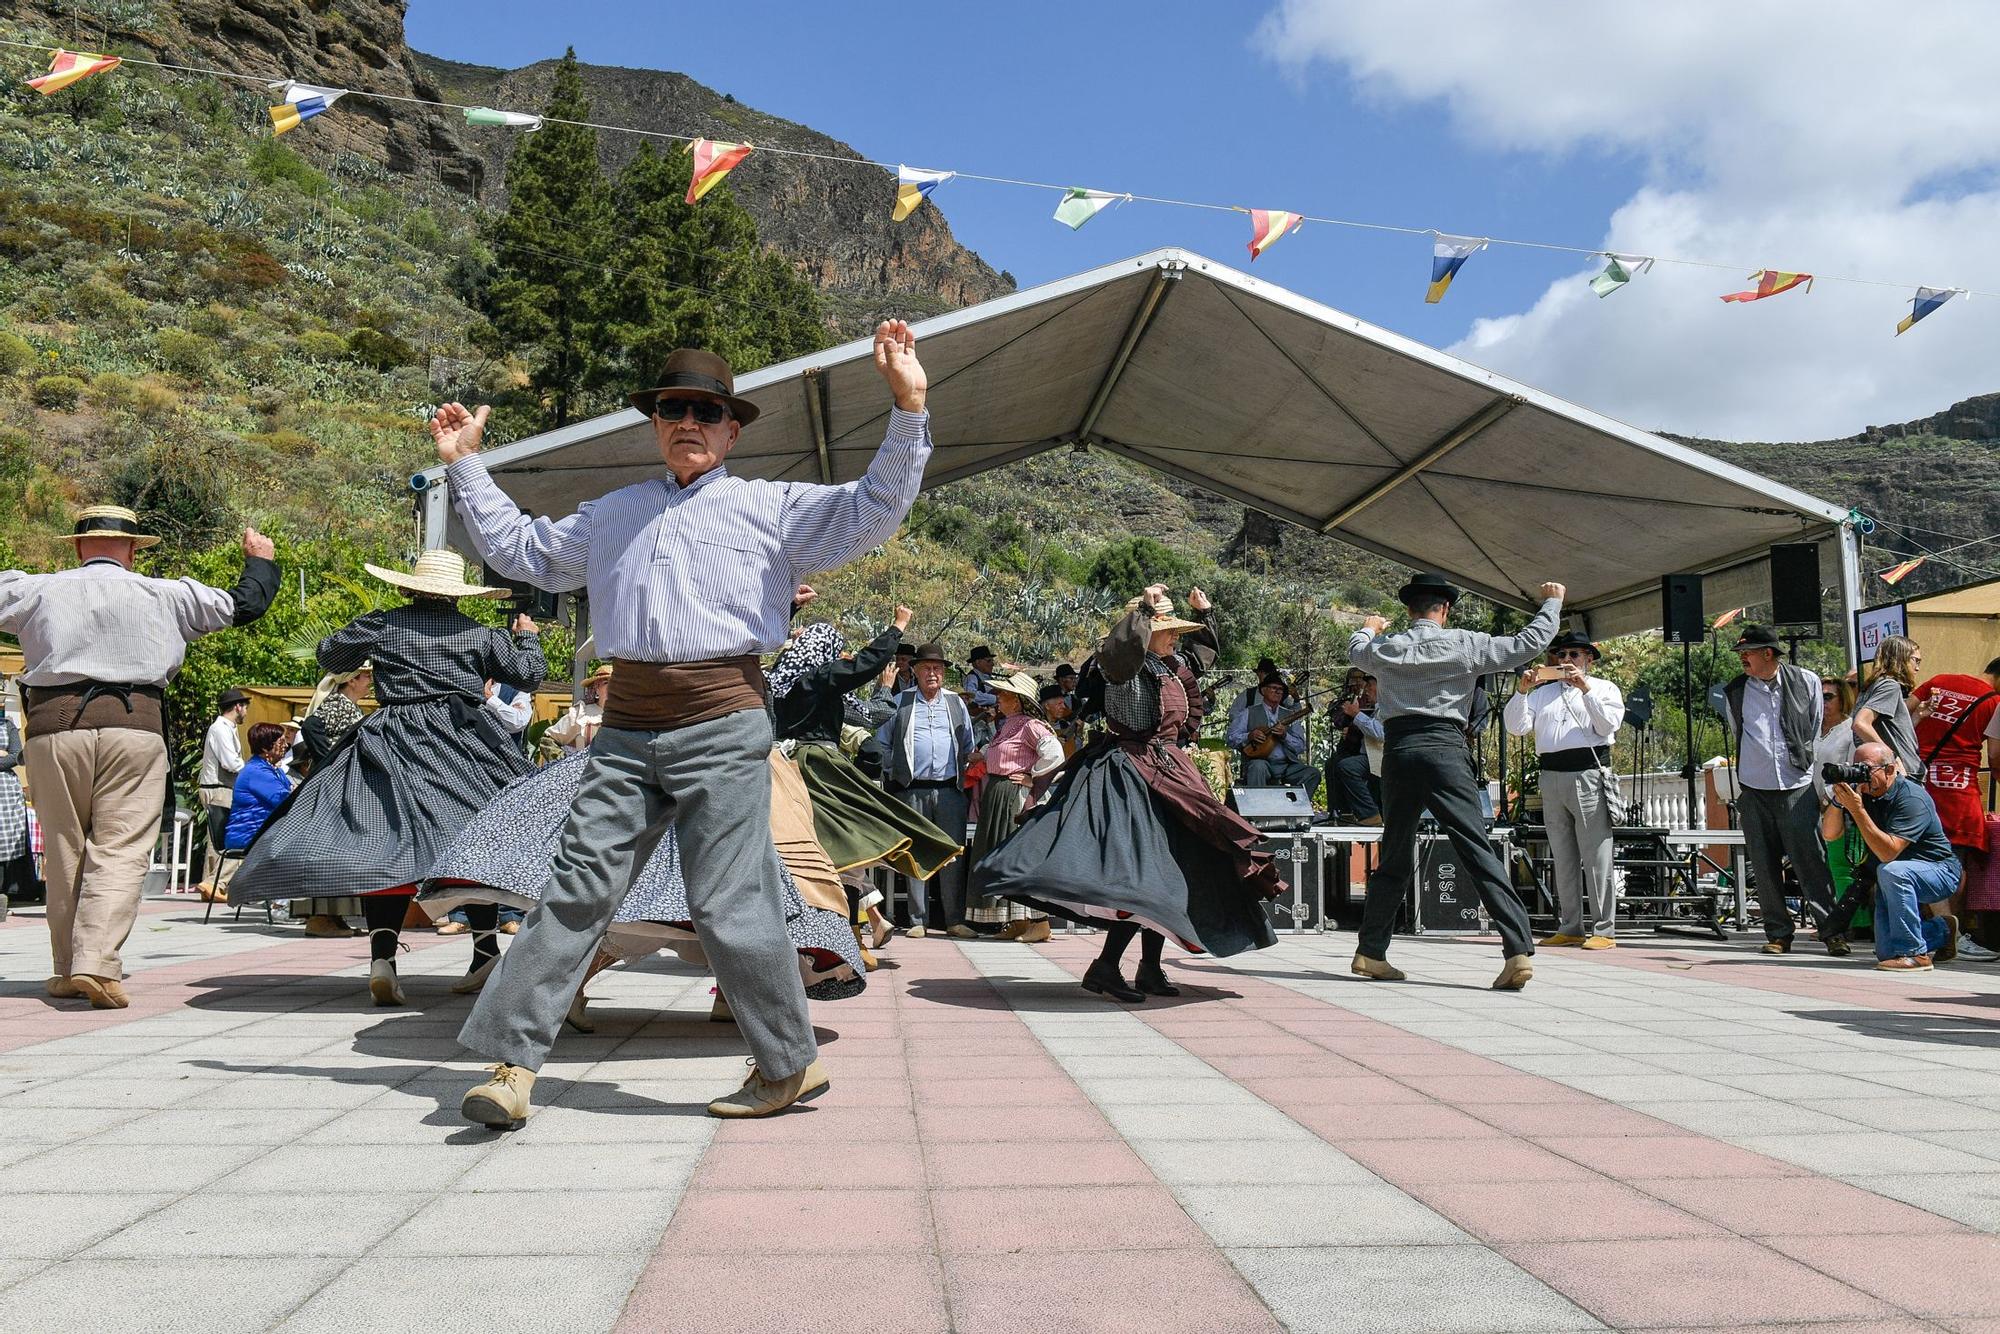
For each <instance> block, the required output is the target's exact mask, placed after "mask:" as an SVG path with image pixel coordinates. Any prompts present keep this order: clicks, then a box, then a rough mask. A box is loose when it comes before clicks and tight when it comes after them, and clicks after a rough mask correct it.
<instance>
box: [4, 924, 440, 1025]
mask: <svg viewBox="0 0 2000 1334" xmlns="http://www.w3.org/2000/svg"><path fill="white" fill-rule="evenodd" d="M404 939H405V940H406V941H407V942H408V943H409V945H410V948H411V949H412V950H425V949H430V948H431V947H433V946H435V945H441V944H444V943H446V942H445V941H444V940H442V939H439V938H437V937H430V938H426V937H424V936H417V937H416V938H415V939H412V938H411V937H410V934H409V933H407V932H406V933H404ZM367 962H368V941H367V939H366V938H365V937H356V938H354V939H350V940H322V939H294V940H289V941H286V942H284V943H283V944H278V945H270V946H266V947H264V948H261V949H253V950H244V951H241V952H240V953H235V954H225V955H221V956H218V957H216V958H211V959H188V960H184V961H182V962H179V963H173V964H167V965H164V966H162V967H158V968H140V969H139V970H138V971H137V972H133V973H131V974H130V975H129V976H127V977H126V979H125V994H126V995H127V996H129V997H130V998H131V1000H132V1003H131V1004H130V1005H129V1006H127V1007H126V1008H124V1009H122V1010H93V1009H91V1008H90V1006H89V1004H88V1003H86V1002H84V1001H81V1000H54V999H51V998H50V997H48V996H45V995H43V994H41V992H40V990H39V987H40V980H39V979H37V980H36V986H37V990H36V992H35V994H33V995H29V996H6V997H0V1052H10V1051H14V1050H16V1049H18V1048H21V1047H30V1046H34V1045H35V1044H37V1043H41V1042H51V1041H54V1040H55V1039H57V1038H66V1037H71V1036H73V1035H75V1034H77V1033H94V1032H97V1031H98V1030H100V1029H105V1028H115V1027H117V1026H118V1025H120V1024H129V1023H132V1022H133V1021H135V1020H138V1019H150V1018H152V1017H153V1016H155V1015H160V1014H166V1013H168V1012H170V1011H173V1010H178V1009H181V1008H183V1007H185V1006H188V1005H190V1004H193V1003H195V1002H197V1001H207V1002H213V1000H214V999H215V998H216V997H217V996H220V995H244V994H248V993H251V992H258V991H267V990H279V991H280V992H282V988H283V987H284V984H285V983H286V982H287V981H289V980H291V979H293V978H301V977H324V976H325V975H326V974H328V973H337V972H340V971H341V970H343V969H346V968H353V967H355V966H357V965H360V964H365V963H367ZM361 985H362V983H360V982H359V981H357V982H356V983H355V986H356V987H357V988H358V987H360V986H361ZM315 999H317V998H315ZM302 1003H303V1002H302Z"/></svg>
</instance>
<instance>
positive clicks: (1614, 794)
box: [1504, 631, 1625, 950]
mask: <svg viewBox="0 0 2000 1334" xmlns="http://www.w3.org/2000/svg"><path fill="white" fill-rule="evenodd" d="M1597 656H1598V655H1597V645H1595V644H1593V643H1591V642H1590V638H1589V636H1587V635H1581V634H1578V633H1576V632H1575V631H1571V632H1569V633H1567V634H1564V635H1562V636H1560V637H1558V638H1557V639H1556V641H1555V642H1554V643H1553V644H1551V645H1549V660H1548V672H1555V673H1560V675H1557V676H1556V677H1555V678H1554V679H1552V680H1544V679H1542V678H1543V676H1545V675H1547V673H1546V672H1544V673H1541V674H1537V673H1536V672H1533V671H1529V672H1524V673H1522V675H1521V680H1520V684H1519V685H1518V686H1517V687H1516V688H1515V690H1514V697H1513V698H1512V699H1510V700H1508V701H1507V707H1506V709H1505V711H1504V716H1505V718H1506V721H1507V731H1508V732H1509V733H1510V734H1512V735H1514V736H1528V735H1529V734H1531V733H1532V734H1533V736H1534V738H1535V756H1536V760H1537V763H1538V764H1539V766H1540V768H1541V774H1542V780H1541V781H1542V822H1543V823H1544V824H1545V825H1547V826H1548V833H1549V858H1550V862H1551V864H1552V865H1553V866H1554V868H1555V877H1556V906H1557V909H1558V912H1559V915H1560V920H1559V921H1558V922H1557V923H1556V933H1555V934H1554V935H1552V936H1550V937H1548V938H1547V939H1545V940H1543V941H1542V943H1543V944H1544V945H1581V946H1583V948H1585V949H1587V950H1605V949H1611V948H1612V947H1614V946H1615V945H1616V944H1617V943H1618V942H1617V941H1616V939H1615V938H1614V937H1615V936H1616V935H1617V921H1618V903H1617V896H1618V890H1617V884H1616V882H1615V881H1614V880H1613V879H1612V876H1611V826H1612V825H1613V824H1615V823H1616V822H1617V819H1618V775H1617V774H1616V773H1614V772H1613V771H1612V768H1611V740H1612V738H1613V737H1615V736H1617V735H1618V725H1619V724H1620V723H1622V722H1624V721H1625V693H1624V692H1623V691H1621V690H1620V689H1619V688H1618V687H1617V686H1616V685H1613V684H1612V683H1611V682H1609V681H1607V680H1605V679H1604V678H1603V677H1601V676H1592V675H1591V674H1590V669H1591V668H1593V667H1595V666H1596V665H1597ZM1586 911H1587V912H1588V917H1589V920H1588V921H1585V915H1586Z"/></svg>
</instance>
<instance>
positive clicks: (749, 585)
mask: <svg viewBox="0 0 2000 1334" xmlns="http://www.w3.org/2000/svg"><path fill="white" fill-rule="evenodd" d="M930 454H931V437H930V416H929V414H928V413H921V412H904V411H903V410H902V409H901V408H893V409H891V410H890V413H889V430H888V434H887V436H886V437H884V439H883V441H882V447H881V448H880V449H879V450H877V451H876V452H875V458H874V460H873V462H871V463H870V464H869V465H868V471H867V472H866V473H864V474H863V475H862V476H861V477H860V478H859V479H858V480H856V481H852V482H848V483H846V484H845V485H842V486H820V485H816V484H813V483H808V482H767V481H755V480H751V479H748V478H743V477H734V476H731V475H730V472H729V470H728V468H726V467H716V468H712V469H710V470H709V471H708V472H705V473H703V474H702V475H701V476H699V477H697V478H695V479H694V480H693V481H692V482H690V483H688V484H687V485H686V486H682V485H680V483H679V482H677V481H676V480H675V479H674V478H673V477H672V475H668V476H667V477H665V478H663V479H660V480H656V481H648V482H639V483H636V484H634V485H632V486H627V487H623V488H621V489H619V490H617V491H613V492H612V493H611V494H610V495H608V496H604V497H602V498H600V499H598V500H594V501H591V502H589V503H588V504H584V505H581V506H578V508H577V512H576V513H574V514H572V515H570V516H568V517H567V518H563V519H532V518H529V517H528V516H527V515H524V514H522V513H521V512H520V509H519V508H518V507H517V506H516V505H515V504H514V502H513V501H512V500H511V499H509V498H508V496H507V494H506V493H505V492H504V491H502V490H501V489H500V488H499V486H498V485H497V484H495V482H494V481H493V479H492V477H490V476H489V475H488V474H487V471H486V464H485V462H484V461H483V460H482V459H481V458H480V457H479V455H477V454H474V455H472V456H471V457H470V458H463V459H460V460H458V461H457V462H456V463H454V464H452V465H451V467H450V468H449V469H447V472H446V475H447V476H448V477H449V478H450V479H451V494H452V503H453V504H455V505H456V506H457V507H458V512H459V515H460V516H461V517H462V518H463V519H464V520H465V525H466V527H467V528H468V529H470V530H471V532H472V540H473V543H474V545H476V546H477V547H478V548H479V552H480V554H481V555H482V556H484V557H485V559H486V564H487V565H488V567H490V568H491V569H493V570H495V571H497V572H498V573H499V574H501V575H503V576H505V577H506V578H509V579H518V580H522V581H525V582H527V583H531V584H534V585H535V586H536V587H538V588H545V589H549V590H552V591H563V590H568V589H576V588H588V589H589V591H590V620H591V628H592V630H593V632H594V633H595V635H596V637H597V651H598V652H599V653H601V654H603V655H604V656H606V657H611V658H625V659H627V660H629V661H633V662H695V661H699V660H702V659H705V658H726V657H735V656H738V655H740V654H746V653H770V652H773V651H775V650H776V649H778V648H779V647H780V646H782V645H783V644H784V643H785V640H786V637H787V636H788V634H789V633H790V630H791V613H792V594H793V592H794V591H795V589H796V588H797V586H798V582H799V580H801V579H803V578H805V577H806V576H807V575H810V574H815V573H818V572H819V571H822V570H831V569H834V568H836V567H838V566H841V565H844V564H846V563H847V562H848V561H850V560H852V559H854V557H856V556H858V555H860V554H861V553H862V552H864V551H866V550H868V549H869V548H870V547H873V546H877V545H879V544H881V543H882V542H885V541H887V540H888V539H889V538H890V537H891V536H892V535H894V533H895V531H896V528H897V525H899V524H901V523H902V521H903V516H904V515H905V514H907V513H909V510H910V505H911V503H912V502H914V501H915V500H916V498H917V489H918V487H919V486H921V485H922V483H923V476H924V464H925V463H926V462H927V461H928V460H929V458H930Z"/></svg>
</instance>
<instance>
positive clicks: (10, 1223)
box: [0, 1181, 174, 1260]
mask: <svg viewBox="0 0 2000 1334" xmlns="http://www.w3.org/2000/svg"><path fill="white" fill-rule="evenodd" d="M4 1184H5V1185H6V1187H7V1189H6V1192H5V1193H4V1194H0V1237H4V1238H6V1241H5V1247H6V1252H7V1258H8V1259H10V1260H54V1259H60V1258H61V1257H63V1256H66V1255H69V1254H71V1253H72V1252H74V1251H79V1250H82V1249H83V1248H84V1247H86V1246H90V1245H92V1244H94V1243H96V1242H97V1241H100V1240H102V1239H103V1238H105V1237H107V1236H110V1235H111V1234H112V1233H114V1232H116V1231H117V1230H118V1229H119V1228H122V1227H125V1226H127V1225H128V1224H130V1223H131V1222H132V1221H133V1220H135V1219H139V1218H143V1217H145V1216H146V1215H147V1214H149V1213H152V1212H153V1211H154V1210H155V1209H158V1208H160V1207H161V1206H162V1205H165V1204H167V1203H169V1202H171V1201H172V1200H173V1199H174V1196H173V1195H171V1194H167V1193H165V1192H158V1191H154V1192H136V1193H126V1192H118V1191H90V1192H67V1191H64V1192H52V1191H23V1190H17V1189H16V1188H15V1187H14V1185H13V1183H12V1182H11V1181H6V1182H5V1183H4Z"/></svg>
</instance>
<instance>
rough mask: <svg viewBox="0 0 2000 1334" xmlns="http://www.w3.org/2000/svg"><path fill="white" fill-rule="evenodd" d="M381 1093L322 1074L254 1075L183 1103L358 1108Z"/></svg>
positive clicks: (375, 1087)
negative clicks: (316, 1076)
mask: <svg viewBox="0 0 2000 1334" xmlns="http://www.w3.org/2000/svg"><path fill="white" fill-rule="evenodd" d="M381 1093H382V1086H381V1085H379V1084H361V1083H349V1082H345V1081H342V1080H338V1079H327V1078H324V1077H318V1078H315V1077H306V1076H297V1075H285V1074H277V1073H273V1074H269V1075H261V1074H253V1075H247V1076H245V1077H244V1078H242V1079H237V1080H232V1081H230V1082H229V1083H227V1084H224V1085H221V1086H220V1087H217V1088H202V1089H199V1090H197V1091H196V1092H195V1095H194V1096H193V1097H191V1098H188V1099H187V1100H186V1102H185V1103H183V1104H179V1105H182V1106H186V1107H190V1108H196V1107H215V1108H221V1109H223V1110H231V1109H240V1108H247V1107H306V1108H332V1109H335V1110H339V1109H341V1108H344V1107H359V1106H360V1105H361V1104H363V1103H365V1102H372V1101H374V1100H375V1099H376V1098H377V1097H379V1096H380V1095H381Z"/></svg>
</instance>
